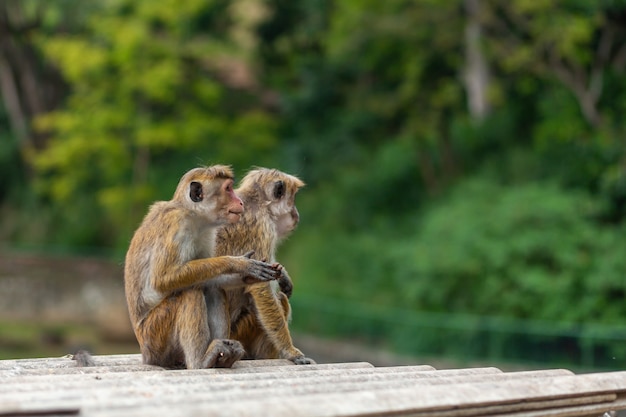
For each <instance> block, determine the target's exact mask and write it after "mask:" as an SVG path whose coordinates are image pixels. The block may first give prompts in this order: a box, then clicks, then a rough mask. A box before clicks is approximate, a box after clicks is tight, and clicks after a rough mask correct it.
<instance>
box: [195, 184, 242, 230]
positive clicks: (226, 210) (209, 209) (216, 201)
mask: <svg viewBox="0 0 626 417" xmlns="http://www.w3.org/2000/svg"><path fill="white" fill-rule="evenodd" d="M189 199H190V200H191V202H192V204H193V208H194V209H195V210H196V211H198V212H200V213H202V214H204V215H205V216H206V217H207V218H208V219H209V221H210V222H211V223H215V224H224V223H236V222H238V221H239V218H240V217H241V214H242V213H243V201H241V199H240V198H239V197H238V196H237V194H235V191H234V190H233V180H232V179H230V178H228V179H214V180H213V181H192V182H190V184H189Z"/></svg>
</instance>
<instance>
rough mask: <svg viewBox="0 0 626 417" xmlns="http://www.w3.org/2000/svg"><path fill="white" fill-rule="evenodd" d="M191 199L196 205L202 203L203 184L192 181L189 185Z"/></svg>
mask: <svg viewBox="0 0 626 417" xmlns="http://www.w3.org/2000/svg"><path fill="white" fill-rule="evenodd" d="M189 198H191V201H193V202H194V203H199V202H201V201H202V198H203V196H202V184H200V183H199V182H196V181H192V182H191V183H190V184H189Z"/></svg>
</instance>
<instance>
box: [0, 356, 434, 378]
mask: <svg viewBox="0 0 626 417" xmlns="http://www.w3.org/2000/svg"><path fill="white" fill-rule="evenodd" d="M0 362H2V361H0ZM38 362H39V363H36V364H29V363H20V364H13V365H12V366H5V367H4V369H1V370H0V380H1V379H3V378H9V377H17V376H37V375H75V374H94V373H97V374H102V373H112V372H141V371H146V372H149V371H167V369H165V368H161V367H159V366H154V365H142V364H137V363H135V364H124V363H119V364H117V365H115V364H112V362H104V363H107V364H111V365H106V366H98V363H96V366H94V367H82V368H81V367H77V366H76V363H75V362H74V361H73V360H71V359H64V360H55V361H52V364H51V366H50V367H45V366H44V361H38ZM277 367H281V368H285V367H286V368H287V369H284V370H278V371H283V372H291V371H292V370H293V371H294V372H301V371H312V370H317V369H326V368H333V369H353V368H373V367H374V366H373V365H372V364H370V363H368V362H352V363H341V364H317V365H295V364H294V363H293V362H291V361H288V360H286V359H268V360H255V361H239V362H236V363H235V365H234V366H233V367H232V368H230V369H216V368H212V369H208V370H203V371H207V372H211V373H217V374H219V373H232V372H234V373H263V372H276V371H277V369H276V368H277ZM423 367H424V369H428V370H432V369H434V368H432V367H430V366H425V365H424V366H423ZM297 368H301V369H297ZM183 371H187V370H176V372H183ZM189 372H198V370H193V371H189Z"/></svg>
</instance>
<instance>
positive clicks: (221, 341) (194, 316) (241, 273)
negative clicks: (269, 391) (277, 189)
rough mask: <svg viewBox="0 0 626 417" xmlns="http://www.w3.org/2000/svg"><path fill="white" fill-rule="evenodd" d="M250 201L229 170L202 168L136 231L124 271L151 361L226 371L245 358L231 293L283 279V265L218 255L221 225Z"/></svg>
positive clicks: (190, 173) (130, 304) (190, 174)
mask: <svg viewBox="0 0 626 417" xmlns="http://www.w3.org/2000/svg"><path fill="white" fill-rule="evenodd" d="M242 213H244V204H243V202H242V200H241V199H240V198H239V197H238V196H237V195H236V194H235V192H234V190H233V172H232V169H231V168H230V167H229V166H226V165H214V166H210V167H203V168H194V169H192V170H190V171H188V172H187V173H185V174H184V175H183V176H182V178H181V179H180V181H179V183H178V185H177V187H176V190H175V192H174V195H173V197H172V199H171V200H169V201H159V202H156V203H154V204H153V205H152V206H151V207H150V209H149V210H148V213H147V214H146V216H145V217H144V219H143V221H142V222H141V224H140V225H139V227H138V228H137V230H136V231H135V233H134V235H133V237H132V239H131V242H130V246H129V249H128V252H127V254H126V259H125V266H124V286H125V293H126V301H127V304H128V310H129V315H130V319H131V324H132V326H133V330H134V332H135V336H136V337H137V341H138V342H139V347H140V351H141V355H142V359H143V362H144V363H146V364H150V365H158V366H162V367H167V368H179V367H186V368H188V369H199V368H211V367H226V368H229V367H231V366H232V365H233V363H234V362H235V361H237V360H239V359H241V358H242V357H243V355H244V354H245V352H244V350H243V347H242V345H241V343H240V342H238V341H234V340H230V339H228V333H229V328H228V317H227V313H228V312H227V305H226V299H225V290H227V289H232V288H242V287H245V286H246V285H250V284H253V283H259V282H268V281H272V280H276V279H278V278H280V276H281V273H282V272H281V271H282V266H281V265H280V264H276V263H274V264H268V263H266V262H262V261H259V260H255V259H252V258H251V256H252V252H248V253H246V254H245V255H236V256H235V255H229V256H215V255H214V247H215V234H216V231H217V228H218V227H220V226H222V225H225V224H233V223H236V222H237V221H238V220H239V219H240V217H241V215H242Z"/></svg>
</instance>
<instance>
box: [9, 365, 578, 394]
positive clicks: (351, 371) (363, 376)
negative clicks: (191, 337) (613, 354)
mask: <svg viewBox="0 0 626 417" xmlns="http://www.w3.org/2000/svg"><path fill="white" fill-rule="evenodd" d="M343 365H344V366H342V367H341V368H340V369H335V367H330V366H328V365H315V366H310V365H306V366H289V367H286V368H283V367H274V368H272V370H273V371H274V372H264V373H259V372H257V373H254V372H251V373H242V372H237V371H235V370H230V372H228V371H226V370H219V371H216V370H214V369H202V370H177V371H166V370H162V371H161V372H158V373H145V374H141V373H140V374H137V373H128V372H117V373H108V372H104V373H99V372H97V369H99V368H75V370H76V371H77V372H80V371H83V370H84V371H88V372H83V373H76V374H73V375H66V374H61V375H59V374H45V375H42V374H38V375H14V376H13V377H12V378H11V379H10V381H11V384H10V385H5V386H0V393H7V392H13V391H15V390H19V391H22V392H26V391H36V392H41V391H44V390H46V389H52V390H56V389H59V388H61V387H62V388H63V389H68V390H71V389H78V388H86V387H88V386H90V385H93V384H96V385H97V387H99V388H102V387H103V386H106V385H108V384H119V383H122V382H124V381H125V380H130V381H131V382H130V383H131V384H140V383H144V382H142V381H145V383H146V384H152V385H159V384H172V383H185V384H192V383H200V384H206V382H207V381H210V383H211V384H219V383H220V382H224V381H226V382H241V383H246V382H250V383H254V381H257V380H264V381H274V380H280V381H287V380H293V381H291V382H293V383H300V384H302V383H307V382H306V381H309V380H310V381H314V382H317V381H320V382H322V381H323V383H325V384H327V383H332V382H333V381H338V380H341V379H343V380H346V381H347V380H350V379H358V380H359V381H365V380H393V379H403V380H408V379H414V378H420V377H430V378H446V377H448V378H449V377H454V376H459V377H468V376H481V375H491V374H499V375H504V374H503V373H502V371H500V370H499V369H497V368H470V369H452V370H443V371H434V370H432V368H431V367H423V366H400V367H390V368H374V367H363V368H361V367H353V368H350V367H347V366H345V365H348V364H343ZM355 365H359V363H356V364H355ZM303 368H306V371H305V370H304V369H303ZM105 370H106V369H105ZM55 371H56V370H55ZM555 372H556V373H555ZM563 372H569V371H564V370H554V371H541V374H542V375H545V374H546V373H549V374H550V375H556V374H557V373H558V374H561V373H563ZM208 376H210V377H211V379H210V380H209V379H207V377H208ZM96 377H97V378H96ZM305 379H306V381H303V380H305ZM96 381H97V382H96ZM120 381H121V382H120ZM291 382H290V383H291ZM278 383H283V382H278Z"/></svg>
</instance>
